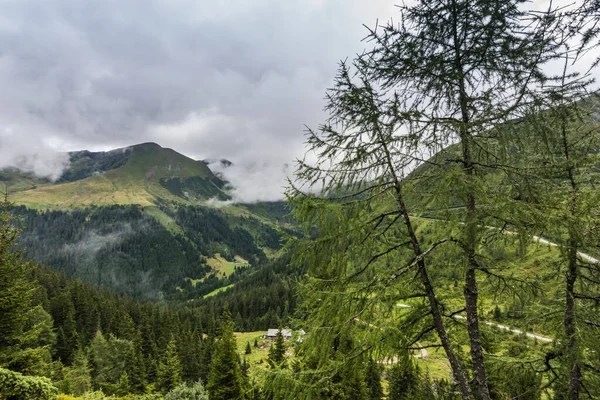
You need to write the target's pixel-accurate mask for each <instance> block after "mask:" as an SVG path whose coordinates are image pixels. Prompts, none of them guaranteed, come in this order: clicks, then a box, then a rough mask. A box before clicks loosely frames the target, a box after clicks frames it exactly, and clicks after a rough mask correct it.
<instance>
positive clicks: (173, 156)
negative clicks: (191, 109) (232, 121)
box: [13, 143, 229, 209]
mask: <svg viewBox="0 0 600 400" xmlns="http://www.w3.org/2000/svg"><path fill="white" fill-rule="evenodd" d="M119 153H120V154H119ZM73 154H75V156H73ZM73 154H72V156H71V159H72V163H71V166H70V168H69V169H67V170H66V171H65V173H64V174H63V176H62V177H61V178H60V179H59V180H58V183H57V184H54V185H45V186H42V187H37V188H34V189H30V190H24V191H20V192H17V193H15V194H14V195H13V200H14V201H15V202H16V203H18V204H23V205H26V206H27V207H31V208H38V209H40V208H63V209H64V208H72V207H81V206H84V207H85V206H91V205H113V204H136V205H141V206H151V205H155V204H157V203H159V202H174V203H183V204H192V203H198V202H199V201H202V200H207V199H209V198H213V197H216V198H218V199H221V200H225V199H227V198H229V197H228V195H227V194H226V192H225V182H224V181H223V180H221V179H219V178H218V177H217V176H215V175H214V174H213V173H212V171H211V170H210V169H209V168H208V167H207V166H206V164H205V163H203V162H200V161H195V160H192V159H191V158H188V157H186V156H184V155H181V154H179V153H177V152H175V151H174V150H171V149H165V148H162V147H160V146H159V145H157V144H155V143H144V144H140V145H136V146H132V147H131V148H127V149H119V150H115V151H112V152H107V153H104V154H105V155H106V156H105V157H104V159H103V160H100V161H96V162H94V160H93V158H92V157H89V156H86V155H85V154H86V153H85V152H78V153H73ZM87 154H88V155H89V154H92V155H94V154H98V153H89V152H88V153H87ZM98 158H100V157H98ZM74 159H75V160H74ZM102 161H103V162H102ZM115 165H116V166H117V167H116V168H112V167H113V166H115ZM89 175H91V176H89ZM77 178H82V179H77ZM69 180H71V181H69ZM21 186H22V187H26V185H21Z"/></svg>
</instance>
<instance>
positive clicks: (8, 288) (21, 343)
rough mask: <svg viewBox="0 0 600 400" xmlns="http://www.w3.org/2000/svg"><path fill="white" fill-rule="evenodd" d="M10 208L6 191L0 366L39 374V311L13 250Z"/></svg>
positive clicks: (0, 242) (1, 219)
mask: <svg viewBox="0 0 600 400" xmlns="http://www.w3.org/2000/svg"><path fill="white" fill-rule="evenodd" d="M12 206H13V204H12V203H11V202H10V201H9V199H8V190H7V191H6V192H5V194H4V199H3V200H2V201H0V367H7V368H10V369H12V370H14V371H17V372H24V373H42V372H41V371H40V368H43V364H46V363H47V362H49V360H48V357H49V352H48V349H47V348H45V347H42V346H40V343H39V335H40V333H41V331H40V328H42V327H41V326H39V325H37V324H34V323H32V322H33V319H35V318H36V316H35V314H36V313H37V314H39V311H40V310H38V309H36V307H34V306H33V304H32V296H33V294H34V290H35V285H34V283H33V281H32V278H31V276H30V272H31V271H30V265H29V264H28V263H27V262H25V261H24V260H23V258H22V253H21V252H20V251H18V250H17V247H16V246H17V240H18V238H19V232H20V230H19V229H18V228H17V227H16V226H15V224H16V223H17V222H18V221H17V220H16V218H15V217H14V216H12V215H11V213H10V208H11V207H12ZM46 317H48V318H49V316H48V315H47V313H45V312H44V318H46ZM42 322H43V321H42Z"/></svg>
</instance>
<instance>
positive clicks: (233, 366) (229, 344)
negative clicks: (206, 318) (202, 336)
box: [207, 309, 244, 400]
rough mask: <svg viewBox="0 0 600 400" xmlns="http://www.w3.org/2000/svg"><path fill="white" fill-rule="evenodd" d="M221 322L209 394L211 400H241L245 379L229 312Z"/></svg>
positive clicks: (211, 371)
mask: <svg viewBox="0 0 600 400" xmlns="http://www.w3.org/2000/svg"><path fill="white" fill-rule="evenodd" d="M220 322H221V335H220V337H219V340H218V341H217V342H216V348H215V351H214V354H213V357H212V361H211V364H210V374H209V375H208V384H207V389H208V393H209V396H210V399H211V400H240V399H243V397H244V379H243V377H242V371H241V368H240V362H239V356H238V353H237V345H236V341H235V336H234V335H233V322H232V321H231V313H230V312H229V310H227V309H226V310H225V311H224V312H223V315H222V317H221V319H220Z"/></svg>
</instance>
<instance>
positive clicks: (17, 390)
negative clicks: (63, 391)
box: [0, 368, 58, 400]
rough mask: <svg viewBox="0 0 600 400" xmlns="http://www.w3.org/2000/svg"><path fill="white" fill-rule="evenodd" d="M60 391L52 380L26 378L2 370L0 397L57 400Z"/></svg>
mask: <svg viewBox="0 0 600 400" xmlns="http://www.w3.org/2000/svg"><path fill="white" fill-rule="evenodd" d="M57 393H58V389H56V388H55V387H54V386H53V385H52V382H50V379H48V378H44V377H41V376H25V375H23V374H20V373H18V372H13V371H10V370H8V369H4V368H0V395H1V396H2V397H6V398H8V399H11V400H50V399H51V400H55V399H57V398H58V397H57Z"/></svg>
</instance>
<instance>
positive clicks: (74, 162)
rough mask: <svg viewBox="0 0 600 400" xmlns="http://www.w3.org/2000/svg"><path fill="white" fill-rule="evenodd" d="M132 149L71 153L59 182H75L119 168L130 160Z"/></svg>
mask: <svg viewBox="0 0 600 400" xmlns="http://www.w3.org/2000/svg"><path fill="white" fill-rule="evenodd" d="M131 153H132V151H131V149H117V150H113V151H106V152H105V151H100V152H91V151H87V150H83V151H74V152H71V153H69V165H68V167H67V168H66V169H65V171H64V172H63V173H62V175H61V176H60V178H58V180H57V182H73V181H77V180H80V179H84V178H87V177H88V176H92V175H94V174H97V173H99V172H105V171H110V170H111V169H115V168H119V167H121V166H123V165H125V164H126V163H127V161H129V157H130V156H131Z"/></svg>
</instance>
